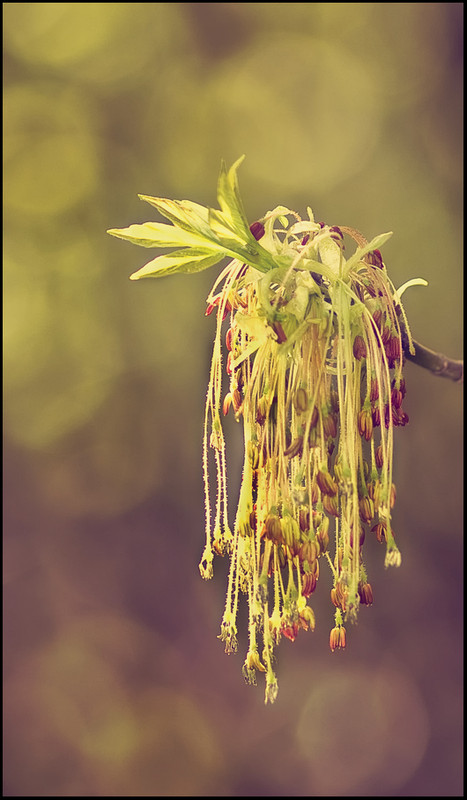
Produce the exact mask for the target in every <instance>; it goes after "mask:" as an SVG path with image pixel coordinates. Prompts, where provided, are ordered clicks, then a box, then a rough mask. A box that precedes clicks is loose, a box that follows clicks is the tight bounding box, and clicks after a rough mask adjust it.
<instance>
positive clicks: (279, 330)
mask: <svg viewBox="0 0 467 800" xmlns="http://www.w3.org/2000/svg"><path fill="white" fill-rule="evenodd" d="M272 329H273V331H274V333H275V334H276V336H277V341H278V342H279V344H282V343H283V342H286V341H287V336H286V335H285V331H284V328H283V327H282V325H281V323H280V322H278V321H277V320H276V321H275V322H273V323H272Z"/></svg>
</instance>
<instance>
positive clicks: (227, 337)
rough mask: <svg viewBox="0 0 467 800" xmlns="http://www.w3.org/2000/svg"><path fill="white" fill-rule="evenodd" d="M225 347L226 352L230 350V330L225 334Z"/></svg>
mask: <svg viewBox="0 0 467 800" xmlns="http://www.w3.org/2000/svg"><path fill="white" fill-rule="evenodd" d="M225 346H226V348H227V350H231V349H232V328H229V330H228V331H227V333H226V334H225Z"/></svg>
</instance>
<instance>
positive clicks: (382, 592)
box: [3, 3, 463, 797]
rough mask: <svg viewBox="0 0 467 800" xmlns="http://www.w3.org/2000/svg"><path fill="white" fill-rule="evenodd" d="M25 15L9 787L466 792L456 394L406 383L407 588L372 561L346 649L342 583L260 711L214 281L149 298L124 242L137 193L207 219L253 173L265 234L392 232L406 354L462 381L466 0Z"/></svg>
mask: <svg viewBox="0 0 467 800" xmlns="http://www.w3.org/2000/svg"><path fill="white" fill-rule="evenodd" d="M3 12H4V176H5V180H4V434H5V438H4V467H5V469H4V523H5V525H4V527H5V537H4V565H5V566H4V574H5V590H4V608H5V612H4V630H5V635H4V645H5V647H4V653H5V655H4V664H5V668H4V698H5V704H4V705H5V710H4V719H5V761H4V767H5V769H4V774H5V785H4V792H5V794H6V795H7V796H24V795H29V794H30V795H32V796H60V795H64V796H164V795H165V796H314V795H315V796H360V795H376V796H443V797H446V796H460V795H462V791H463V790H462V750H463V747H462V652H463V646H462V608H463V600H462V591H461V588H462V585H461V581H462V544H461V536H462V488H463V478H462V441H463V432H462V386H460V385H458V384H454V383H452V382H450V381H448V380H444V379H440V378H437V377H435V376H433V375H431V374H430V373H428V372H427V371H425V370H423V369H421V368H419V367H417V366H415V365H413V364H410V363H408V364H407V367H406V373H405V374H406V382H407V387H408V394H407V398H406V402H405V409H406V411H407V412H408V414H409V416H410V424H409V425H408V426H407V427H405V428H404V429H398V430H397V431H396V442H395V444H396V447H395V480H396V484H397V490H398V500H397V504H396V507H395V513H394V528H395V532H396V536H397V541H398V543H399V546H400V548H401V551H402V566H401V567H400V569H399V570H389V571H385V570H384V567H383V561H384V548H383V547H382V546H381V545H378V543H377V542H376V540H374V539H371V540H369V539H368V540H367V542H366V543H365V549H366V552H367V556H366V558H367V565H368V572H369V579H370V582H371V584H372V586H373V591H374V596H375V602H374V604H373V606H372V607H371V608H362V610H361V613H360V618H359V623H358V625H357V626H352V629H351V630H350V629H349V631H348V647H347V649H346V651H345V652H340V651H339V652H335V653H331V652H330V651H329V647H328V636H329V629H330V627H331V626H332V619H333V613H332V612H333V607H332V606H331V603H330V601H329V589H330V585H329V576H328V575H327V574H326V572H327V571H326V570H325V569H323V570H322V577H321V578H320V581H319V584H318V588H317V590H316V593H315V596H314V598H313V601H314V602H313V605H314V608H315V610H316V617H317V627H316V630H315V632H314V633H310V632H308V633H305V632H301V633H300V635H299V637H298V639H297V641H296V642H295V643H294V644H291V643H290V642H289V641H287V640H284V641H283V642H282V643H281V645H280V647H279V648H278V650H277V656H278V663H277V669H278V676H279V696H278V699H277V701H276V704H275V705H274V706H272V707H271V706H268V707H265V706H264V704H263V695H264V685H263V683H262V681H261V680H260V682H259V686H258V687H257V688H252V687H248V686H246V685H244V682H243V678H242V675H241V666H242V663H243V659H244V651H245V649H246V640H245V635H244V632H243V628H242V629H241V632H240V648H239V653H238V654H237V655H232V656H230V657H228V656H226V655H225V654H224V652H223V646H222V644H221V642H220V641H219V640H218V639H217V638H216V637H217V634H218V632H219V623H220V619H221V616H222V612H223V601H224V591H225V575H226V568H227V565H226V563H225V561H223V560H222V559H217V564H216V562H215V575H214V579H213V581H211V582H208V583H204V582H203V581H202V580H201V578H200V577H199V573H198V560H199V557H200V555H201V551H202V546H203V536H204V530H203V496H202V473H201V439H202V421H203V409H204V397H205V391H206V385H207V377H208V368H209V359H210V349H211V346H212V341H213V335H214V322H213V319H212V317H211V318H205V316H204V310H205V298H206V296H207V294H208V291H209V288H210V286H211V284H212V282H213V281H214V279H215V276H216V274H217V272H218V270H217V269H216V268H214V269H212V270H208V271H207V272H204V273H201V274H199V275H195V276H174V277H170V278H164V279H161V280H160V281H156V280H152V281H151V280H146V281H140V282H138V283H133V282H130V281H129V280H128V276H129V275H130V273H131V272H133V271H135V270H136V269H138V268H139V267H140V266H142V265H143V264H144V263H145V261H146V260H149V258H150V257H151V256H152V251H145V250H143V249H141V248H137V247H134V246H132V245H130V244H128V243H125V242H122V241H118V240H116V239H111V238H110V237H109V236H107V235H106V233H105V231H106V229H107V228H112V227H124V226H127V225H129V224H130V223H133V222H144V221H147V220H151V219H156V218H157V214H156V212H155V209H152V208H151V207H150V206H148V205H144V204H143V203H141V201H140V200H139V199H138V197H137V194H138V193H142V194H149V195H158V196H165V197H174V198H176V199H182V198H188V199H191V200H195V201H197V202H201V203H205V204H209V205H215V204H216V196H215V187H216V180H217V175H218V171H219V166H220V160H221V158H224V159H225V160H226V162H227V163H228V164H231V163H232V162H233V161H234V160H236V159H237V158H238V157H239V156H240V155H241V154H243V153H245V154H246V160H245V162H244V164H243V165H242V167H241V170H240V187H241V191H242V194H243V197H244V201H245V206H246V210H247V214H248V216H249V218H250V220H251V221H252V222H253V220H255V219H256V218H258V217H259V216H261V215H262V214H263V213H264V212H265V211H267V210H268V209H271V208H273V207H274V206H275V205H278V204H284V205H288V206H289V207H291V208H294V209H296V210H297V211H298V212H300V213H302V214H305V213H306V207H307V205H309V206H311V207H312V208H313V210H314V212H315V215H316V218H317V219H319V220H324V221H325V222H327V223H328V224H331V225H332V224H337V225H339V224H342V225H350V226H353V227H355V228H358V229H359V230H361V231H362V233H364V234H365V235H366V236H367V237H368V238H370V237H372V236H374V235H376V234H378V233H381V232H383V231H387V230H392V231H394V236H393V237H392V239H391V240H390V241H389V242H388V243H387V244H386V245H385V247H384V254H383V255H384V258H385V262H386V264H387V266H388V270H389V273H390V275H391V277H392V280H393V281H394V283H395V284H396V286H399V285H400V284H402V283H404V282H405V281H406V280H408V279H409V278H413V277H424V278H426V279H427V280H428V282H429V286H428V287H427V288H420V287H415V288H411V289H409V290H408V291H407V293H406V295H405V296H404V301H405V308H406V310H407V313H408V315H409V320H410V322H411V326H412V332H413V335H414V337H415V338H416V339H417V340H418V341H420V342H422V343H423V344H425V345H426V346H428V347H431V348H434V349H436V350H439V351H441V352H444V353H447V354H448V355H450V356H451V357H453V358H461V357H462V297H463V285H462V280H463V270H462V266H461V264H462V257H463V252H462V238H461V229H462V224H463V209H462V189H463V186H462V163H461V162H462V118H463V108H462V72H463V61H462V44H463V42H462V27H463V18H462V17H463V9H462V4H461V3H284V4H282V3H270V4H265V3H116V4H113V3H4V4H3ZM228 432H229V460H230V465H231V467H232V473H233V474H232V479H231V506H232V511H233V509H234V505H235V500H236V493H237V490H238V481H239V474H238V473H239V469H240V448H241V431H240V428H239V427H238V426H236V425H235V424H234V423H232V424H230V423H229V426H228ZM323 567H324V565H323ZM244 621H245V610H244V609H243V608H242V612H241V622H242V623H244ZM349 627H350V626H349Z"/></svg>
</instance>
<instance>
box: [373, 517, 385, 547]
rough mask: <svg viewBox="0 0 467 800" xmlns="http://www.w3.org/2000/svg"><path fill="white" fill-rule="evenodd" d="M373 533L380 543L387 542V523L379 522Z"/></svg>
mask: <svg viewBox="0 0 467 800" xmlns="http://www.w3.org/2000/svg"><path fill="white" fill-rule="evenodd" d="M371 531H372V533H375V534H376V538H377V540H378V542H384V541H386V523H385V522H381V521H380V522H378V523H377V524H376V525H374V526H373V527H372V529H371Z"/></svg>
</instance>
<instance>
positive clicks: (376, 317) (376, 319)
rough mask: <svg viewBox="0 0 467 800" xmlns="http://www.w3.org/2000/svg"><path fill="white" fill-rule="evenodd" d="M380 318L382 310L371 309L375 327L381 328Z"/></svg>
mask: <svg viewBox="0 0 467 800" xmlns="http://www.w3.org/2000/svg"><path fill="white" fill-rule="evenodd" d="M382 319H383V312H382V310H381V309H380V308H377V309H376V310H375V311H373V320H374V323H375V325H376V327H377V328H378V329H379V330H380V329H381V322H382Z"/></svg>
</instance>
